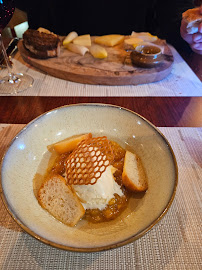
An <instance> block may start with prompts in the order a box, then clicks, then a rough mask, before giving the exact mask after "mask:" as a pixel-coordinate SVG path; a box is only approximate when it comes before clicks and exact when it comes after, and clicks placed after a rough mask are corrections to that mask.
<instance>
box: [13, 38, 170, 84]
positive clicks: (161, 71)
mask: <svg viewBox="0 0 202 270" xmlns="http://www.w3.org/2000/svg"><path fill="white" fill-rule="evenodd" d="M159 43H160V44H161V45H162V47H163V50H164V54H165V56H164V58H163V61H162V63H160V65H158V66H156V67H153V68H139V67H136V66H134V65H132V63H131V59H130V52H126V51H125V50H124V47H123V43H122V44H121V45H117V46H114V47H105V48H106V50H107V52H108V57H107V58H105V59H96V58H94V57H93V56H92V55H91V54H90V53H86V54H85V55H84V56H81V55H78V54H75V53H72V52H70V51H68V50H67V49H64V48H61V54H60V56H59V57H55V58H49V59H45V60H42V59H36V58H33V57H32V56H31V54H30V53H29V51H28V50H26V49H25V48H24V46H23V41H20V42H19V44H18V49H19V51H20V53H21V56H22V58H23V60H24V61H25V62H27V63H29V64H31V65H32V66H34V67H36V68H38V69H39V70H41V71H44V72H46V73H47V74H49V75H52V76H54V77H57V78H60V79H65V80H69V81H73V82H79V83H85V84H100V85H138V84H143V83H151V82H156V81H160V80H162V79H164V78H165V77H167V76H168V74H169V73H170V72H171V69H172V64H173V55H172V52H171V51H170V49H169V47H168V46H167V45H166V43H165V42H162V41H159Z"/></svg>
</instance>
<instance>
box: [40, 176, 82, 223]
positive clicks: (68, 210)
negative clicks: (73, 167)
mask: <svg viewBox="0 0 202 270" xmlns="http://www.w3.org/2000/svg"><path fill="white" fill-rule="evenodd" d="M38 201H39V203H40V205H41V206H42V207H43V208H44V209H46V210H47V211H48V212H49V213H50V214H51V215H53V216H54V217H55V218H56V219H58V220H59V221H61V222H62V223H64V224H66V225H69V226H75V225H76V224H77V223H78V221H79V220H80V219H81V218H82V217H83V216H84V214H85V209H84V208H83V205H82V204H81V202H80V201H79V199H78V197H77V195H76V194H75V193H73V191H72V190H71V188H70V187H69V186H68V185H66V183H65V179H64V178H63V177H62V176H60V175H53V176H52V177H51V178H49V179H48V180H47V181H46V182H45V183H44V184H43V185H42V187H41V188H40V189H39V192H38Z"/></svg>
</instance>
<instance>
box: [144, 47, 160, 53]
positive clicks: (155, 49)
mask: <svg viewBox="0 0 202 270" xmlns="http://www.w3.org/2000/svg"><path fill="white" fill-rule="evenodd" d="M140 52H141V53H143V54H157V53H160V52H161V50H160V49H159V48H158V47H155V46H143V48H142V49H141V51H140Z"/></svg>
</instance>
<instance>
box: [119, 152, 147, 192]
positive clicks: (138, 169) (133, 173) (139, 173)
mask: <svg viewBox="0 0 202 270" xmlns="http://www.w3.org/2000/svg"><path fill="white" fill-rule="evenodd" d="M122 179H123V185H124V186H125V187H126V188H128V189H129V190H132V191H136V192H141V191H146V190H147V188H148V185H147V179H146V174H145V172H144V168H143V166H142V164H141V160H140V158H139V157H138V156H136V154H134V153H131V152H129V151H126V154H125V159H124V167H123V174H122Z"/></svg>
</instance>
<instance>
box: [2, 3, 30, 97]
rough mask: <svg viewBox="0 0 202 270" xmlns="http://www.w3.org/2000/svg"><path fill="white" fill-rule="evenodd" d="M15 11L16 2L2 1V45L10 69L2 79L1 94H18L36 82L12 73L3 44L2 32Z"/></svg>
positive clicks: (27, 76)
mask: <svg viewBox="0 0 202 270" xmlns="http://www.w3.org/2000/svg"><path fill="white" fill-rule="evenodd" d="M14 10H15V2H14V0H0V45H1V47H2V52H3V55H4V58H5V62H6V66H7V69H8V75H7V76H6V77H4V78H0V94H17V93H19V92H21V91H24V90H26V89H27V88H29V87H31V86H32V84H33V81H34V80H33V78H32V77H31V76H29V75H26V74H22V73H13V72H12V66H11V65H10V62H9V59H8V56H7V53H6V50H5V47H4V44H3V40H2V31H3V29H4V28H5V27H6V25H7V24H8V23H9V21H10V19H11V18H12V16H13V13H14Z"/></svg>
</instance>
